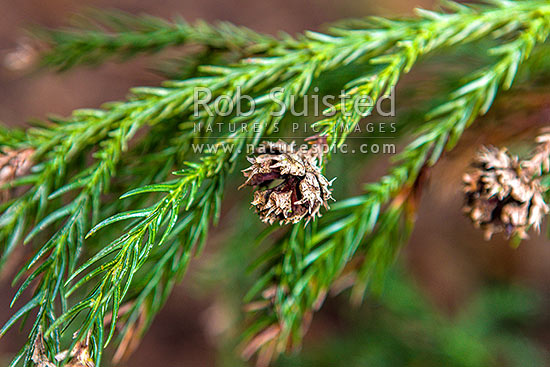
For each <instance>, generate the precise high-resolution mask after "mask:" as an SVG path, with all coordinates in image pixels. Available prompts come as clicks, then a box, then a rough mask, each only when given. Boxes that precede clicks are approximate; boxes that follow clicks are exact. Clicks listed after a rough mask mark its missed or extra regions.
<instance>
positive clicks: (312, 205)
mask: <svg viewBox="0 0 550 367" xmlns="http://www.w3.org/2000/svg"><path fill="white" fill-rule="evenodd" d="M256 152H257V153H259V155H258V156H256V157H252V158H250V157H249V158H248V161H249V162H250V163H251V164H252V166H250V167H248V168H247V169H245V170H243V174H244V176H245V177H246V182H245V183H244V184H243V185H242V186H258V187H259V189H258V190H257V191H256V192H254V200H253V201H252V205H254V206H255V207H256V211H257V213H258V214H259V215H260V218H261V219H262V221H263V222H265V223H269V224H273V223H275V222H279V223H281V224H289V223H298V222H299V221H301V220H305V221H306V223H307V222H308V221H309V220H311V219H315V217H316V216H320V214H319V210H320V208H321V206H324V207H325V208H327V209H328V200H330V199H332V196H331V190H330V188H329V187H330V186H331V182H329V181H328V180H327V179H326V178H325V177H324V176H323V175H322V174H321V170H320V168H319V167H318V166H317V157H318V156H317V155H316V153H317V152H316V150H315V149H309V150H307V149H300V150H295V149H294V145H293V144H287V143H285V142H284V141H281V140H279V141H278V142H276V143H272V142H264V143H262V144H261V145H260V147H258V149H257V150H256ZM276 180H277V181H276ZM279 180H280V181H281V182H280V183H279V182H278V181H279ZM277 183H278V184H277ZM242 186H241V187H242Z"/></svg>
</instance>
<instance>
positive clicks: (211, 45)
mask: <svg viewBox="0 0 550 367" xmlns="http://www.w3.org/2000/svg"><path fill="white" fill-rule="evenodd" d="M445 9H446V11H441V12H432V11H426V10H419V11H418V16H417V17H416V18H411V19H396V20H392V19H385V18H368V19H365V20H362V21H358V22H355V23H347V24H342V25H338V26H334V27H333V28H331V29H330V30H329V32H328V33H327V34H322V33H315V32H306V33H305V34H304V35H302V36H299V37H291V36H288V35H285V36H283V37H281V38H280V39H278V38H274V37H271V36H267V35H262V34H258V33H256V32H253V31H251V30H248V29H244V28H241V27H235V26H232V25H229V24H219V25H215V26H211V25H208V24H205V23H197V24H194V25H193V24H188V23H186V22H184V21H181V20H178V21H176V22H174V23H169V22H165V21H162V20H159V19H156V18H152V17H133V16H129V15H124V14H119V13H110V14H108V15H106V14H102V13H100V14H96V18H95V20H94V22H90V23H84V24H81V25H80V26H79V28H71V29H67V30H52V31H41V32H40V36H41V39H42V41H45V46H46V47H45V49H44V50H43V51H42V52H43V54H42V59H41V60H42V65H45V66H50V67H54V68H57V69H62V70H63V69H68V68H71V67H74V66H77V65H78V64H85V63H88V64H89V63H95V64H97V63H101V62H104V61H106V60H108V59H110V58H118V59H124V58H128V57H131V56H134V55H136V54H138V53H142V52H156V51H158V50H160V49H162V48H165V47H170V46H176V45H182V44H195V45H199V46H201V48H200V50H199V51H196V50H190V51H188V53H187V54H186V56H185V58H186V60H188V59H189V58H191V59H193V58H196V60H200V62H199V64H200V65H199V66H198V68H196V70H194V71H193V75H192V77H189V78H182V79H181V80H170V81H166V82H165V83H164V84H163V85H162V86H160V87H139V88H134V89H133V90H132V91H131V95H130V97H129V98H128V99H127V100H126V101H123V102H114V103H109V104H106V105H104V106H103V107H102V108H101V109H86V110H77V111H74V112H73V114H72V115H71V116H70V117H68V118H66V119H61V118H60V119H57V118H54V119H50V120H49V121H47V122H44V123H40V124H36V126H34V127H33V128H30V129H28V130H27V131H20V130H15V129H7V128H4V127H0V145H1V146H2V147H4V146H5V147H9V148H10V149H23V148H25V149H29V148H30V149H34V150H35V151H36V153H35V155H34V162H35V165H34V167H33V169H32V171H31V173H30V174H28V175H26V176H23V177H17V178H14V179H13V180H12V181H10V182H9V183H8V184H7V185H6V186H9V188H19V189H18V190H12V192H13V195H12V197H11V199H10V200H8V201H7V202H5V203H2V204H0V210H1V212H2V214H1V215H0V245H1V250H2V252H3V254H2V260H1V262H2V263H4V262H6V261H9V258H10V255H11V254H12V253H13V251H14V250H15V249H16V247H17V246H20V244H21V243H22V242H25V243H28V244H29V247H32V249H33V251H34V252H33V255H32V256H30V257H29V260H28V261H27V262H26V263H25V264H24V265H23V266H22V268H21V270H20V271H19V273H18V274H17V276H16V277H15V280H14V283H17V282H19V281H21V284H20V286H19V289H18V291H17V294H16V296H15V297H14V300H13V302H12V306H17V307H18V308H17V311H16V312H15V313H14V316H13V317H12V318H11V319H10V320H9V321H8V322H7V323H6V324H5V326H4V327H3V328H2V329H1V331H0V335H3V334H4V333H5V332H7V330H8V329H10V328H11V327H12V326H13V325H14V324H15V323H16V322H17V321H19V320H31V323H32V327H31V328H30V333H29V337H28V341H27V343H26V344H25V346H24V347H23V348H22V349H21V352H20V353H19V354H18V356H17V357H16V358H15V359H14V361H13V364H12V365H14V366H15V365H22V366H30V365H32V364H33V360H32V358H33V351H34V349H35V347H36V340H37V338H42V335H43V338H44V345H45V353H46V355H47V357H48V358H49V360H51V361H54V360H55V356H56V355H59V354H60V353H61V352H63V351H66V350H72V349H73V347H74V346H75V345H76V344H77V343H78V342H80V341H83V340H84V339H89V340H90V343H89V349H90V350H89V353H90V355H91V357H92V358H93V360H94V363H95V365H96V366H99V365H100V363H102V353H103V350H104V348H105V347H106V346H107V345H108V344H109V343H113V342H115V343H116V344H117V345H119V349H118V351H117V352H116V354H115V359H120V358H121V357H122V356H123V355H124V354H125V353H126V352H128V351H129V350H130V349H131V346H132V345H134V344H135V343H134V342H131V341H132V340H134V339H139V338H140V337H141V336H142V335H143V333H144V332H145V331H146V329H147V327H148V326H149V325H150V323H151V322H152V319H153V317H154V316H155V314H156V313H157V312H158V311H159V309H160V308H161V306H162V305H163V303H164V302H165V300H166V299H167V297H168V295H169V294H170V291H171V289H172V287H173V286H174V284H175V283H176V282H177V281H178V280H180V279H181V277H182V275H183V274H184V273H185V270H186V268H187V265H188V263H189V261H190V260H191V258H192V257H193V256H194V255H195V254H197V253H198V252H200V251H201V249H202V247H203V244H204V242H205V240H206V236H207V234H208V231H209V228H210V225H211V224H213V223H214V224H215V223H216V222H217V221H218V219H219V216H220V207H221V205H222V198H223V195H224V192H226V191H227V190H234V189H235V186H234V185H233V186H232V184H231V185H228V184H227V182H232V181H231V180H230V178H231V173H232V172H233V171H234V168H235V166H236V165H238V164H240V163H239V162H243V159H244V157H245V156H246V153H243V152H244V151H245V149H246V147H247V146H249V145H252V146H256V145H258V144H259V143H260V142H261V141H262V140H264V139H266V138H269V136H272V135H275V133H276V131H277V127H278V126H280V125H283V126H284V125H285V124H286V123H288V120H289V119H288V118H287V117H288V116H285V115H284V114H276V113H274V112H276V111H278V110H279V108H280V105H279V104H276V103H274V102H273V101H272V100H270V99H269V98H268V95H269V93H270V90H272V89H273V88H282V89H281V90H282V91H283V92H282V95H281V96H280V98H279V99H280V100H281V101H282V103H283V104H284V105H285V106H286V107H290V105H291V101H292V100H293V98H295V97H302V96H304V95H306V94H307V93H308V91H309V90H310V89H311V88H312V86H313V85H318V84H321V82H322V81H323V80H324V78H325V76H327V75H329V74H330V73H338V72H341V73H342V74H341V75H343V76H344V77H345V83H344V85H345V88H346V90H347V93H348V94H349V95H350V98H349V99H347V100H346V101H345V102H342V103H341V104H338V105H336V107H335V111H332V112H333V113H331V114H330V115H328V116H325V117H323V118H321V119H319V120H318V121H316V122H315V123H314V125H313V126H314V127H315V128H317V130H318V131H319V133H318V134H319V136H322V137H326V142H327V145H328V146H329V147H331V148H334V147H338V146H341V145H342V144H344V143H345V142H346V139H347V138H348V135H349V133H350V132H351V131H353V130H354V127H355V126H356V125H357V124H359V123H360V121H361V120H362V119H363V117H364V116H365V115H367V114H369V113H370V112H371V109H372V108H371V107H368V108H366V109H365V110H363V111H355V112H354V113H352V114H346V113H344V111H349V110H351V108H349V107H350V106H353V105H354V103H356V101H357V100H358V99H361V98H364V97H365V96H368V97H370V98H371V99H372V100H373V101H377V100H378V99H380V98H382V97H384V96H386V95H388V93H390V91H391V90H392V89H393V88H394V87H395V86H396V85H397V84H398V82H399V80H400V79H401V76H402V75H403V74H405V73H408V72H409V71H410V70H411V68H412V67H413V66H414V65H415V64H416V63H418V62H420V60H422V57H425V56H432V55H435V56H437V55H445V54H451V53H453V52H457V50H459V49H460V48H464V47H466V48H468V47H475V45H476V44H480V43H482V44H484V45H487V44H490V46H491V47H489V48H487V50H486V54H485V55H482V56H481V58H482V59H483V61H484V63H485V65H484V66H482V67H480V68H479V69H477V70H470V69H471V68H470V69H469V68H468V67H466V68H465V69H466V70H467V71H466V72H467V74H466V75H459V76H457V77H455V78H454V79H453V83H454V84H455V85H459V87H458V88H456V89H455V90H454V91H452V92H450V93H448V95H447V97H445V99H441V95H439V96H437V98H433V101H436V100H437V104H436V105H435V107H433V108H432V109H431V110H429V111H427V112H426V113H424V115H425V118H423V119H422V118H418V117H416V118H415V119H413V121H412V122H411V124H412V125H413V126H415V127H418V129H417V132H416V138H415V139H414V140H413V141H412V142H409V144H408V145H406V147H405V148H404V150H403V151H402V152H401V153H400V154H399V156H398V157H397V159H396V161H395V162H394V165H393V167H392V168H391V169H390V171H389V173H388V174H387V175H386V176H384V177H383V178H381V179H380V181H378V182H376V183H373V184H370V185H367V186H366V188H365V191H364V193H362V194H360V195H358V196H354V197H351V198H347V199H342V196H341V195H339V194H338V192H334V193H333V194H334V196H335V197H336V198H339V199H341V200H340V201H339V202H338V203H336V204H334V205H331V210H330V211H329V212H327V213H326V215H324V216H323V218H321V219H320V220H318V221H316V222H314V223H310V224H309V225H307V226H303V225H300V224H296V225H292V226H288V228H287V227H286V226H285V228H284V229H283V230H282V232H283V233H282V234H280V235H279V236H277V240H276V241H274V242H273V243H271V244H269V246H268V245H267V244H266V245H265V246H267V249H266V252H265V254H264V255H262V256H261V257H260V258H259V259H257V261H256V262H255V263H254V264H255V266H256V268H257V269H258V272H259V273H260V275H259V278H258V281H257V283H256V284H255V285H254V287H253V288H252V289H251V291H250V292H249V294H248V295H247V296H246V302H247V303H248V304H249V307H248V309H249V310H250V311H251V312H250V313H251V314H250V318H249V328H248V330H247V331H246V332H245V333H244V334H245V335H244V339H245V340H246V343H245V344H246V347H245V353H244V354H245V356H246V357H249V356H252V355H253V354H255V353H258V355H259V361H260V363H267V362H268V361H269V360H270V359H271V358H272V357H273V356H275V355H277V354H279V353H282V352H284V351H286V350H287V349H289V348H291V347H294V346H298V345H299V342H300V339H301V337H302V336H303V334H304V332H305V331H306V329H307V325H308V323H309V322H310V320H311V317H312V314H313V312H314V311H315V310H317V309H318V308H319V307H320V306H321V305H322V303H323V300H324V298H325V297H326V295H327V293H328V292H329V291H330V289H331V287H333V286H334V284H335V282H336V281H337V280H339V279H340V278H341V277H342V276H343V275H346V276H348V277H350V278H351V279H352V280H353V281H352V283H353V291H352V297H353V299H354V300H355V301H361V300H362V298H363V296H364V294H365V291H366V289H367V287H368V286H369V285H371V284H376V281H377V280H379V279H381V277H382V276H383V274H384V272H385V270H386V269H387V268H388V267H389V266H390V265H391V263H392V262H393V260H394V258H395V256H396V253H397V251H398V250H399V248H400V246H401V245H402V243H403V242H404V241H406V240H407V238H408V235H409V234H410V232H411V230H412V228H413V223H414V216H415V210H416V205H417V201H418V198H419V196H420V194H421V191H422V187H423V181H424V178H425V176H426V175H425V174H426V172H427V171H428V170H429V169H430V167H432V166H433V165H434V164H436V163H437V162H438V160H439V159H440V157H441V155H442V154H443V152H444V151H445V150H449V149H451V148H453V147H454V146H455V145H456V144H457V142H458V141H459V139H460V137H461V135H462V133H463V132H464V130H465V129H466V128H467V127H468V126H470V124H472V122H473V121H474V120H475V119H476V117H478V116H479V115H482V114H484V113H485V112H487V111H488V109H489V108H490V106H491V104H492V102H493V100H494V98H495V96H496V95H497V92H498V91H499V90H500V89H504V90H506V89H508V88H510V87H511V85H512V82H513V81H514V78H515V77H516V74H517V72H518V70H520V68H521V67H522V65H523V64H524V63H526V62H528V58H529V57H530V56H531V54H532V53H533V54H534V55H538V58H535V59H536V60H541V59H542V60H548V49H547V47H546V45H545V44H544V43H545V41H546V39H547V36H548V34H549V32H550V5H549V4H548V3H547V2H546V1H542V0H532V1H527V0H521V1H505V0H499V1H491V3H490V4H487V5H471V6H468V5H460V4H457V3H451V2H449V3H445ZM97 23H99V24H100V25H101V26H100V27H95V26H94V24H97ZM106 29H107V30H106ZM533 51H534V52H533ZM235 60H237V61H236V62H235ZM182 63H183V61H182ZM531 66H532V67H531V68H527V70H528V72H527V74H526V75H527V78H526V79H529V77H530V76H531V73H534V72H535V70H538V69H544V68H545V67H546V66H547V64H545V63H544V62H539V63H537V64H531ZM536 66H538V69H537V67H536ZM196 88H208V89H209V90H210V91H211V92H212V97H213V98H212V101H211V102H208V106H209V107H212V108H210V109H206V108H205V109H202V110H200V111H198V113H194V112H195V111H194V98H195V97H196V96H195V90H196ZM238 93H246V94H248V95H251V96H253V97H254V101H255V103H256V105H257V106H258V107H257V108H256V109H255V110H254V111H253V112H252V113H251V114H248V115H246V116H237V115H235V114H229V116H226V114H225V113H223V114H222V113H220V114H218V115H211V114H209V113H207V112H208V110H213V109H214V101H213V99H214V98H216V97H217V96H221V95H228V96H231V97H233V98H236V96H237V95H238ZM433 101H431V102H432V103H431V105H432V106H433V105H434V103H433ZM224 108H229V107H228V106H225V107H224ZM214 123H223V124H231V123H233V124H238V125H239V126H245V127H249V128H246V129H239V130H238V131H229V132H224V133H222V134H221V135H215V134H213V133H212V132H209V131H204V130H197V129H196V128H195V126H197V125H203V126H204V125H208V124H214ZM252 127H254V128H252ZM205 139H208V140H209V141H211V142H213V144H212V146H211V148H210V150H209V151H205V152H202V153H201V154H197V153H196V152H194V151H193V149H192V148H191V147H192V144H193V143H196V142H199V141H205ZM130 143H131V144H130ZM327 158H330V156H329V157H327ZM82 162H86V165H85V166H84V165H83V163H82ZM323 163H324V166H325V168H329V166H330V159H325V160H324V162H323ZM239 168H240V169H242V168H244V167H239ZM173 171H175V172H173ZM172 172H173V174H172ZM118 197H120V199H121V200H117V199H118ZM243 205H248V202H244V203H243ZM121 221H127V222H126V223H125V224H126V225H122V223H119V222H121ZM280 229H281V228H280V227H279V226H272V227H270V228H269V229H268V230H266V232H265V233H264V234H262V235H260V239H265V237H267V236H268V235H269V234H270V233H271V232H273V231H275V230H280ZM285 229H286V231H285ZM248 260H250V262H251V263H252V262H253V261H252V259H248ZM351 263H353V265H354V266H353V269H351V270H350V264H351ZM344 273H345V274H344ZM25 292H27V293H29V294H31V296H32V297H29V298H30V301H28V302H26V303H24V304H23V305H19V303H18V302H17V301H18V299H19V298H20V296H21V295H23V294H24V293H25ZM73 334H74V337H73ZM67 355H68V354H67Z"/></svg>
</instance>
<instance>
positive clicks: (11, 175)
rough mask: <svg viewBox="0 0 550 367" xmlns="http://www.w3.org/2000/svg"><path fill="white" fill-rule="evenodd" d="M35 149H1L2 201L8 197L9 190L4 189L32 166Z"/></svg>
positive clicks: (0, 183)
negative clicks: (3, 187)
mask: <svg viewBox="0 0 550 367" xmlns="http://www.w3.org/2000/svg"><path fill="white" fill-rule="evenodd" d="M33 154H34V149H19V150H13V149H9V148H2V149H0V202H3V201H5V200H7V199H8V194H9V192H8V190H4V189H2V187H1V186H4V185H6V184H8V183H10V181H12V180H14V179H16V178H17V177H21V176H24V175H26V174H27V173H28V172H29V170H30V169H31V168H32V165H33V162H32V155H33Z"/></svg>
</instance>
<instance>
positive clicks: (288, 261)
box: [245, 15, 550, 361]
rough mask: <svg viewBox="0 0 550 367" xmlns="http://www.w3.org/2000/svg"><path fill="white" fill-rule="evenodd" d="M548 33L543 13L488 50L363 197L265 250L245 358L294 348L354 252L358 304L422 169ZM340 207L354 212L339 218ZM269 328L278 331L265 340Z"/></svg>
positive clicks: (403, 234) (380, 267)
mask: <svg viewBox="0 0 550 367" xmlns="http://www.w3.org/2000/svg"><path fill="white" fill-rule="evenodd" d="M549 32H550V22H549V19H548V16H547V15H539V16H536V17H535V18H534V19H531V20H530V21H529V22H526V24H525V28H524V29H523V30H521V31H520V32H519V34H518V36H517V37H516V39H515V40H513V41H511V42H506V43H504V44H502V45H501V46H498V47H496V48H493V49H492V50H490V52H491V53H492V54H494V55H496V56H497V57H499V60H498V61H497V62H496V63H495V64H493V65H491V66H490V67H488V68H485V69H483V70H480V71H479V72H477V73H475V74H473V75H472V77H471V78H470V79H471V81H470V82H469V83H467V84H465V85H464V86H462V87H461V88H460V89H458V90H456V91H455V92H454V93H453V94H452V95H451V96H450V98H449V101H448V102H446V103H444V104H442V105H441V106H439V107H437V108H435V109H434V110H432V111H430V112H429V113H428V115H427V117H428V120H429V122H428V123H427V124H426V125H425V126H424V127H423V128H422V129H421V130H420V133H421V135H420V136H419V137H418V138H417V139H416V140H414V141H413V142H412V143H410V144H409V145H408V146H407V147H406V148H405V149H404V151H403V152H402V153H401V154H400V155H399V157H398V162H399V164H398V165H397V166H395V167H394V168H392V170H391V171H390V174H389V175H387V176H385V177H384V178H382V179H381V180H380V181H379V182H377V183H375V184H370V185H368V186H367V192H366V193H365V194H364V195H362V196H359V197H355V198H351V199H348V200H346V201H344V202H340V203H337V204H336V205H334V207H333V209H332V213H331V214H332V215H331V220H328V221H323V220H321V222H320V223H319V224H318V226H314V227H312V228H306V229H303V228H301V227H299V226H294V228H293V229H292V230H291V231H290V232H289V233H288V235H287V236H285V237H284V238H283V239H281V240H280V241H279V242H277V243H276V244H275V245H274V247H273V248H272V249H271V250H270V252H269V253H270V254H272V253H275V254H280V257H276V258H275V259H272V258H271V257H267V256H266V257H265V258H263V260H264V261H269V263H270V264H271V265H270V266H269V267H268V269H267V271H266V272H265V276H264V277H262V278H261V279H260V280H259V281H258V283H257V284H256V285H255V286H254V287H253V290H252V292H251V293H250V294H249V296H248V297H249V299H252V297H257V296H258V295H257V293H258V292H259V291H261V290H262V289H264V292H263V293H262V294H261V295H260V299H259V300H257V301H256V302H253V303H252V304H251V305H252V307H249V308H250V309H251V310H252V311H258V309H259V315H257V316H256V318H255V321H254V322H253V324H252V326H251V327H250V330H249V332H248V333H247V334H246V337H247V338H248V340H249V342H248V347H247V348H246V349H245V352H246V356H247V357H249V356H251V355H252V353H254V352H259V357H258V358H259V360H260V361H265V353H275V354H277V353H281V352H283V351H285V350H286V349H287V348H289V347H292V346H296V345H298V344H299V341H300V339H301V337H302V335H303V334H304V332H305V331H306V330H307V326H308V324H309V322H310V321H311V318H312V314H313V312H315V311H316V310H317V309H318V308H319V307H320V306H321V304H322V302H323V300H324V298H325V297H326V294H327V292H328V291H329V290H330V289H331V287H332V286H333V285H334V283H335V281H336V280H337V279H338V277H340V276H341V275H342V272H343V271H344V268H345V266H346V265H347V264H348V263H349V262H351V261H353V259H354V257H355V259H359V265H358V266H357V265H356V266H357V269H356V270H354V271H353V272H352V279H353V283H354V290H353V294H352V297H353V299H354V300H355V301H356V302H358V301H360V300H362V297H363V295H364V292H365V290H366V287H367V286H368V285H369V284H371V283H372V282H375V281H380V280H381V278H382V277H383V274H384V272H385V271H386V270H387V268H388V267H389V265H390V264H391V263H392V262H393V260H394V258H395V256H396V253H397V251H398V249H399V247H400V245H401V244H402V243H403V242H404V241H405V240H406V239H407V238H408V236H409V234H410V232H411V229H412V227H413V223H414V213H415V210H416V204H417V200H418V195H419V191H420V190H421V180H420V177H421V173H422V172H423V171H425V170H426V169H428V168H429V167H431V166H433V165H434V164H435V163H436V162H437V161H438V160H439V158H440V156H441V154H442V153H443V151H444V150H445V149H451V148H452V147H454V145H455V144H456V143H457V141H458V139H459V138H460V136H461V135H462V133H463V131H464V129H465V128H467V127H468V126H469V125H470V124H471V123H472V122H473V121H474V119H475V118H476V117H477V116H478V115H479V114H484V113H485V112H486V111H487V110H488V109H489V107H490V106H491V103H492V101H493V99H494V97H495V95H496V93H497V90H498V88H499V87H502V88H503V89H508V88H510V86H511V84H512V81H513V79H514V76H515V74H516V72H517V70H518V68H519V66H520V65H521V63H522V62H523V61H524V60H525V59H527V58H528V56H529V54H530V52H531V50H532V48H533V47H534V45H535V44H537V43H542V42H544V41H545V40H546V38H547V37H548V34H549ZM388 203H389V206H388V207H387V208H385V206H386V205H387V204H388ZM339 211H342V213H346V212H351V213H350V214H345V215H343V216H342V215H337V213H338V212H339ZM357 252H359V254H360V255H361V256H358V255H357V254H356V253H357ZM256 299H258V298H256ZM258 306H260V307H258ZM272 330H276V332H269V337H266V333H268V331H272Z"/></svg>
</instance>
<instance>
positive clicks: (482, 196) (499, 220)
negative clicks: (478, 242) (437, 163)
mask: <svg viewBox="0 0 550 367" xmlns="http://www.w3.org/2000/svg"><path fill="white" fill-rule="evenodd" d="M539 152H541V149H539ZM546 159H548V158H546ZM541 163H543V164H544V163H545V161H544V159H542V160H541V155H539V154H538V153H537V154H535V156H533V158H532V159H531V160H527V161H520V160H519V159H518V157H513V156H511V155H510V154H509V153H508V152H507V151H506V149H498V148H495V147H484V148H482V149H481V151H480V152H479V153H478V155H477V156H476V158H475V160H474V163H473V170H472V172H470V173H467V174H465V175H464V178H463V180H464V193H465V194H466V203H465V205H464V212H465V213H466V214H467V215H468V217H469V218H470V219H471V220H472V222H473V223H474V225H475V226H476V227H480V228H482V229H483V230H484V231H485V237H486V239H490V238H491V236H492V235H493V234H494V233H499V232H504V233H506V235H507V236H511V235H518V236H519V237H520V238H527V237H528V236H527V233H526V232H527V230H529V228H531V227H534V228H535V230H536V231H540V225H541V222H542V219H543V216H544V214H546V213H548V206H547V205H546V203H545V202H544V200H543V197H542V193H543V189H542V187H541V186H540V183H539V179H538V177H539V176H540V170H541V168H540V167H541ZM537 166H538V167H537Z"/></svg>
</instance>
